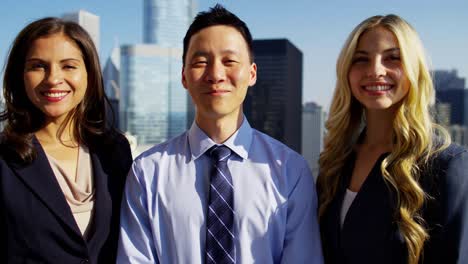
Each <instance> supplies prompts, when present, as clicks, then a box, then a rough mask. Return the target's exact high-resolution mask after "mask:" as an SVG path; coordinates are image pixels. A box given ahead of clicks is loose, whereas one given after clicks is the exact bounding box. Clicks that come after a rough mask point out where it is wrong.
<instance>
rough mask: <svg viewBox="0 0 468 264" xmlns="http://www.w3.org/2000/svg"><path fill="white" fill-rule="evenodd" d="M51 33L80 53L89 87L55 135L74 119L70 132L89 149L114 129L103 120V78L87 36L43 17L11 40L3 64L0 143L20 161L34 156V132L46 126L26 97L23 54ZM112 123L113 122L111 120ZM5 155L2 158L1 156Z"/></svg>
mask: <svg viewBox="0 0 468 264" xmlns="http://www.w3.org/2000/svg"><path fill="white" fill-rule="evenodd" d="M53 34H63V35H65V36H67V37H68V38H70V39H71V40H73V41H74V42H75V43H76V44H77V45H78V47H79V48H80V50H81V53H82V55H83V60H84V63H85V66H86V71H87V75H88V87H87V89H86V93H85V96H84V98H83V100H82V101H81V102H80V103H79V104H78V105H77V106H76V108H75V109H74V110H73V111H71V112H70V113H69V114H68V115H67V118H66V119H65V122H64V123H63V124H62V125H61V127H60V129H59V131H58V134H59V136H60V135H61V134H62V133H63V130H64V129H65V127H66V125H67V124H68V123H69V122H71V121H72V120H73V124H74V127H73V130H74V135H75V137H76V140H77V141H78V142H79V144H82V145H85V146H87V147H90V145H91V141H92V140H94V139H95V138H96V137H97V136H100V135H103V134H104V133H106V132H112V131H113V128H112V127H113V126H112V125H110V124H109V123H108V122H107V120H106V109H111V110H112V108H111V106H110V103H109V101H108V99H107V97H106V95H105V92H104V85H103V78H102V72H101V67H100V63H99V56H98V53H97V51H96V47H95V46H94V43H93V41H92V39H91V37H90V36H89V34H88V33H87V32H86V31H85V30H84V29H83V28H82V27H81V26H80V25H78V24H76V23H74V22H70V21H65V20H62V19H60V18H55V17H46V18H42V19H39V20H36V21H34V22H32V23H30V24H28V25H27V26H26V27H25V28H24V29H23V30H21V32H20V33H19V34H18V36H17V37H16V38H15V40H14V41H13V44H12V46H11V48H10V52H9V55H8V58H7V60H6V62H5V68H4V69H5V71H4V72H5V74H4V78H3V95H4V98H5V109H4V111H3V112H1V113H0V121H6V122H5V128H4V130H3V133H2V138H1V142H2V145H3V148H7V149H8V150H7V152H8V153H9V154H8V155H6V156H8V158H12V157H10V155H13V156H15V158H18V159H19V160H20V161H22V162H26V163H28V162H31V161H32V160H34V158H35V157H36V153H35V150H34V147H33V138H34V133H35V132H36V131H38V130H39V129H41V128H42V127H43V126H44V125H45V123H44V122H45V116H44V114H43V113H42V112H41V111H40V110H39V109H38V108H37V107H35V106H34V105H33V104H32V102H31V101H30V100H29V98H28V96H27V95H26V90H25V86H24V78H23V74H24V67H25V62H26V55H27V53H28V51H29V49H30V47H31V43H33V42H34V41H35V40H36V39H39V38H43V37H47V36H50V35H53ZM112 123H113V121H112ZM4 156H5V155H4Z"/></svg>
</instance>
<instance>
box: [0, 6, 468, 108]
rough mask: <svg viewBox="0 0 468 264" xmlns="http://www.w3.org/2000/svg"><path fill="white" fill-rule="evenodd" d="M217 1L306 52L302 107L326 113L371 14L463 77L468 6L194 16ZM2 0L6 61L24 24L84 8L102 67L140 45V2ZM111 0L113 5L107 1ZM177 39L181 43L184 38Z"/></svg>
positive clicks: (0, 46) (266, 34)
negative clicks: (394, 21) (413, 33)
mask: <svg viewBox="0 0 468 264" xmlns="http://www.w3.org/2000/svg"><path fill="white" fill-rule="evenodd" d="M216 2H219V3H221V4H223V5H224V6H225V7H226V8H228V9H229V10H231V11H232V12H234V13H235V14H237V15H238V16H239V17H240V18H241V19H243V20H244V21H245V22H246V23H247V25H248V26H249V27H250V29H251V31H252V34H253V36H254V38H255V39H267V38H268V39H271V38H287V39H289V40H290V41H291V42H293V43H295V45H296V46H297V47H298V48H299V49H300V50H301V51H302V52H303V54H304V78H303V102H308V101H314V102H317V103H319V104H320V105H322V106H324V109H325V110H328V106H329V103H330V100H331V96H332V92H333V89H334V82H335V62H336V58H337V56H338V53H339V51H340V48H341V46H342V45H343V43H344V41H345V39H346V37H347V35H348V34H349V32H350V31H351V30H352V29H353V28H354V27H355V26H356V25H357V24H358V23H359V22H360V21H362V20H363V19H365V18H366V17H369V16H371V15H375V14H388V13H395V14H398V15H401V16H402V17H403V18H405V19H406V20H408V21H409V22H410V23H411V24H412V25H413V26H414V27H415V28H416V30H417V31H418V32H419V34H420V36H421V39H422V41H423V44H424V46H425V48H426V50H427V53H428V55H429V58H430V60H431V61H432V65H433V67H432V69H443V70H452V69H456V70H457V71H458V74H459V76H460V77H462V78H467V77H468V64H467V63H465V58H467V57H468V50H467V49H466V47H467V46H468V27H466V26H464V25H468V16H466V11H467V10H468V2H466V1H455V0H452V1H446V2H443V3H442V2H436V1H425V2H424V6H422V5H421V4H418V3H408V2H406V1H401V0H397V1H393V2H392V3H391V5H390V4H389V2H388V1H386V2H383V1H368V0H366V1H362V0H361V1H356V2H352V3H338V2H337V1H329V2H327V3H320V4H319V3H312V1H294V2H288V3H287V4H284V3H281V2H270V1H265V0H259V1H255V2H247V1H246V0H238V1H228V0H226V1H209V0H202V1H198V8H196V10H197V11H200V10H207V9H208V8H209V7H211V6H213V5H214V4H215V3H216ZM22 3H23V4H22V7H21V9H19V8H18V4H17V2H14V1H12V0H4V1H2V8H1V9H0V17H2V20H3V22H4V24H6V23H8V25H9V26H8V27H2V28H1V29H0V60H1V62H2V66H3V62H4V60H5V58H6V55H7V52H8V49H9V46H10V45H11V42H12V41H13V38H14V37H15V36H16V34H17V33H18V32H19V30H21V29H22V28H23V27H24V26H25V25H26V24H27V23H29V22H31V21H33V20H35V19H38V18H41V17H44V16H61V15H62V14H63V13H69V12H74V11H78V10H80V9H83V10H86V11H89V12H91V13H93V14H96V15H98V16H99V17H100V22H101V28H100V31H101V45H100V55H101V64H103V65H104V63H105V62H106V60H107V58H108V57H109V55H110V54H111V51H112V48H113V47H114V46H115V43H116V42H118V43H119V44H120V45H124V44H137V43H142V42H143V32H142V28H143V25H142V23H143V22H142V17H143V4H142V3H143V1H123V0H117V1H112V2H110V1H95V2H90V1H79V0H70V1H66V2H63V1H58V0H51V1H47V2H44V1H42V2H36V1H32V0H25V1H23V2H22ZM110 3H112V8H109V4H110ZM181 42H182V40H181Z"/></svg>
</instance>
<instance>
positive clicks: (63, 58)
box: [23, 33, 88, 122]
mask: <svg viewBox="0 0 468 264" xmlns="http://www.w3.org/2000/svg"><path fill="white" fill-rule="evenodd" d="M23 76H24V87H25V89H26V94H27V96H28V98H29V100H30V101H31V102H32V103H33V104H34V105H35V106H36V107H37V108H38V109H40V110H41V111H42V112H43V113H44V115H45V116H46V120H48V121H53V122H55V121H60V120H63V118H65V117H66V116H67V114H68V113H70V111H72V110H73V109H75V107H76V106H77V105H78V104H79V103H80V102H81V101H82V100H83V98H84V95H85V93H86V89H87V86H88V75H87V72H86V66H85V63H84V60H83V54H82V53H81V50H80V48H79V47H78V45H77V44H76V43H75V42H74V41H73V40H71V39H70V38H68V37H67V36H65V35H63V34H62V33H57V34H52V35H49V36H45V37H42V38H38V39H36V40H35V41H34V42H33V43H32V44H31V48H30V49H29V51H28V53H27V55H26V61H25V64H24V75H23Z"/></svg>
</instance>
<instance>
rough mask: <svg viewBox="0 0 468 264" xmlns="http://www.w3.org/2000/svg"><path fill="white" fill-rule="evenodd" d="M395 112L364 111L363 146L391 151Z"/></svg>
mask: <svg viewBox="0 0 468 264" xmlns="http://www.w3.org/2000/svg"><path fill="white" fill-rule="evenodd" d="M395 114H396V111H389V110H370V111H369V110H368V111H366V123H367V127H366V135H365V138H364V141H363V144H365V145H367V146H374V147H378V148H384V149H386V150H391V148H392V143H393V120H394V119H395Z"/></svg>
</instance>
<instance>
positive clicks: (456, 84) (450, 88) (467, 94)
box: [434, 70, 468, 126]
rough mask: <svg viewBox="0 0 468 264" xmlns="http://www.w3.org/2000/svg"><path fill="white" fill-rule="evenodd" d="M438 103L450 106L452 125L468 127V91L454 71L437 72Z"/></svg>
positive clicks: (463, 80) (435, 75) (463, 81)
mask: <svg viewBox="0 0 468 264" xmlns="http://www.w3.org/2000/svg"><path fill="white" fill-rule="evenodd" d="M434 80H435V81H434V84H435V89H436V101H437V102H438V103H448V104H450V123H451V124H456V125H464V126H468V89H466V87H465V79H464V78H460V77H458V76H457V72H456V71H455V70H453V71H435V72H434Z"/></svg>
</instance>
